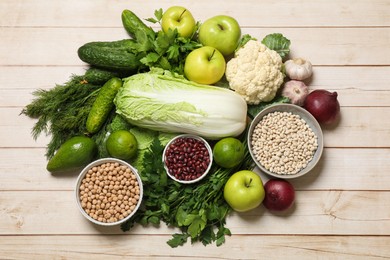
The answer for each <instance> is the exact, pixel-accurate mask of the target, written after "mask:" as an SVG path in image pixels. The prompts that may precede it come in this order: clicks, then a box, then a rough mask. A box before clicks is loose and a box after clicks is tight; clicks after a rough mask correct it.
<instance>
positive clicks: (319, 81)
mask: <svg viewBox="0 0 390 260" xmlns="http://www.w3.org/2000/svg"><path fill="white" fill-rule="evenodd" d="M1 69H2V72H3V73H2V74H0V81H1V82H7V84H4V85H1V86H0V107H24V106H25V105H27V104H29V103H30V102H31V101H32V99H33V96H32V94H31V93H32V92H33V91H34V90H36V89H51V88H53V87H54V86H55V85H56V84H62V83H65V82H66V81H67V80H68V79H69V77H70V76H71V75H72V74H76V75H80V74H83V73H84V71H85V69H86V67H83V66H71V67H57V66H54V67H50V66H47V67H46V66H43V67H41V66H38V67H29V66H28V67H2V68H1ZM15 75H20V76H19V77H16V76H15ZM22 75H23V76H22ZM389 81H390V66H383V67H322V66H317V67H314V75H313V77H312V78H311V79H310V81H308V82H307V85H308V86H309V88H310V89H312V90H314V89H327V90H329V91H337V93H338V99H339V102H340V104H342V105H343V106H371V107H381V106H390V102H389V100H390V91H388V82H389Z"/></svg>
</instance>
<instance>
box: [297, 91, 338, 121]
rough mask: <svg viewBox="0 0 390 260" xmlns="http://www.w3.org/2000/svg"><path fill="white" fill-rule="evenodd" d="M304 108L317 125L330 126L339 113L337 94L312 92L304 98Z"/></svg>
mask: <svg viewBox="0 0 390 260" xmlns="http://www.w3.org/2000/svg"><path fill="white" fill-rule="evenodd" d="M304 108H305V109H306V110H307V111H309V112H310V113H311V114H312V115H313V116H314V117H315V119H317V121H318V123H320V124H331V123H333V122H334V121H335V120H336V119H337V116H338V115H339V113H340V104H339V101H338V100H337V92H329V91H327V90H324V89H318V90H314V91H313V92H311V93H310V94H309V95H308V96H307V97H306V99H305V104H304Z"/></svg>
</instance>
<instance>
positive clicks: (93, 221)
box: [75, 157, 143, 226]
mask: <svg viewBox="0 0 390 260" xmlns="http://www.w3.org/2000/svg"><path fill="white" fill-rule="evenodd" d="M108 162H117V163H119V164H122V165H125V166H127V167H129V168H130V169H131V171H132V172H133V173H134V174H135V176H136V177H137V181H138V185H139V190H140V194H139V200H138V203H137V205H136V206H135V208H134V210H133V211H132V212H131V213H130V214H129V215H128V216H126V217H125V218H123V219H121V220H118V221H116V222H110V223H105V222H100V221H98V220H95V219H93V218H92V217H91V216H89V215H88V214H87V212H85V210H84V209H83V208H82V207H81V203H80V193H79V187H80V184H81V181H82V179H83V178H84V176H85V175H86V174H87V172H88V170H89V169H90V168H92V167H94V166H97V165H101V164H103V163H108ZM75 195H76V196H75V197H76V202H77V206H78V208H79V210H80V212H81V214H82V215H83V216H84V217H85V218H86V219H88V220H89V221H91V222H92V223H94V224H97V225H100V226H116V225H119V224H122V223H124V222H126V221H127V220H129V219H130V218H131V217H132V216H134V214H135V213H136V212H137V210H138V209H139V207H140V205H141V203H142V198H143V185H142V180H141V177H140V175H139V174H138V171H137V169H136V168H134V166H132V165H131V164H129V163H128V162H126V161H123V160H120V159H117V158H112V157H106V158H100V159H97V160H95V161H93V162H91V163H89V164H88V165H87V166H85V167H84V168H83V170H82V171H81V172H80V174H79V176H78V178H77V181H76V189H75Z"/></svg>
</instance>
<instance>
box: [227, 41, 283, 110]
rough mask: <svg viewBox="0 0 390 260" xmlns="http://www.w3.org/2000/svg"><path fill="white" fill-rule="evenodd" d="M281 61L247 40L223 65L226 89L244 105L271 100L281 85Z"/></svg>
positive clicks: (266, 49) (257, 43) (263, 48)
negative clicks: (241, 99)
mask: <svg viewBox="0 0 390 260" xmlns="http://www.w3.org/2000/svg"><path fill="white" fill-rule="evenodd" d="M282 65H283V62H282V58H281V57H280V55H279V54H278V53H277V52H276V51H274V50H271V49H269V48H267V47H266V46H265V45H264V44H262V43H261V42H259V41H256V40H250V41H248V42H247V43H246V44H245V45H244V46H243V47H241V48H240V49H239V50H238V51H237V52H236V54H235V55H234V58H232V59H231V60H230V61H229V62H228V63H227V64H226V72H225V74H226V79H227V80H228V81H229V85H230V88H231V89H233V90H235V92H236V93H237V94H239V95H241V96H242V97H243V98H244V99H245V101H246V102H247V104H250V105H257V104H259V103H260V102H268V101H271V100H272V99H273V98H274V97H275V95H276V92H277V91H278V89H279V88H280V86H281V85H282V83H283V79H284V74H283V73H282V72H281V70H282Z"/></svg>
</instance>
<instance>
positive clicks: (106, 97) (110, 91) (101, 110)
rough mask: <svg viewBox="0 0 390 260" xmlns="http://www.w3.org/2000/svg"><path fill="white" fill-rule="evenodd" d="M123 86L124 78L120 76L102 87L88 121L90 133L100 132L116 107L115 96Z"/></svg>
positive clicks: (87, 125) (87, 126)
mask: <svg viewBox="0 0 390 260" xmlns="http://www.w3.org/2000/svg"><path fill="white" fill-rule="evenodd" d="M121 86H122V80H121V79H120V78H112V79H110V80H108V81H107V82H106V83H105V84H104V85H103V87H102V88H101V89H100V91H99V93H98V95H97V97H96V100H95V101H94V103H93V104H92V108H91V110H90V111H89V114H88V118H87V122H86V128H87V131H88V132H89V133H90V134H94V133H96V132H98V131H99V130H100V128H101V127H102V126H103V124H104V122H105V121H106V120H107V117H108V116H109V114H110V112H111V110H112V109H113V108H114V98H115V96H116V94H117V93H118V90H119V88H120V87H121Z"/></svg>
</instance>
